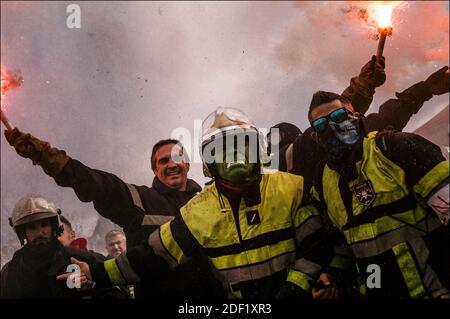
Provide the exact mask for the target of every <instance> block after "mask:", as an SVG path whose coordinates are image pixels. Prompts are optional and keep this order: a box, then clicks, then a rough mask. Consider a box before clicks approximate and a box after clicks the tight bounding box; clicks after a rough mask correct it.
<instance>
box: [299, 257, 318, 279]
mask: <svg viewBox="0 0 450 319" xmlns="http://www.w3.org/2000/svg"><path fill="white" fill-rule="evenodd" d="M294 269H295V270H298V271H301V272H304V273H306V274H308V275H310V276H311V277H316V276H317V275H319V273H320V271H321V270H322V266H320V265H319V264H316V263H314V262H312V261H310V260H307V259H305V258H301V259H298V260H297V261H296V262H295V266H294Z"/></svg>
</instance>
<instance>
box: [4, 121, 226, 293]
mask: <svg viewBox="0 0 450 319" xmlns="http://www.w3.org/2000/svg"><path fill="white" fill-rule="evenodd" d="M5 136H6V139H7V140H8V142H9V143H10V144H11V145H12V146H14V148H15V149H16V151H17V153H18V154H19V155H21V156H22V157H25V158H29V159H31V160H32V161H33V164H35V165H36V164H37V165H40V166H41V167H42V168H43V170H44V172H45V173H46V174H47V175H49V176H51V177H53V178H54V179H55V181H56V183H57V184H58V185H60V186H63V187H71V188H73V190H74V191H75V193H76V195H77V196H78V198H79V199H80V200H81V201H83V202H93V204H94V207H95V209H96V210H97V212H98V213H99V214H100V215H102V216H103V217H105V218H108V219H109V220H111V221H112V222H114V223H116V224H117V225H119V226H120V227H122V228H123V230H124V233H125V236H126V238H127V249H129V248H130V247H133V246H136V245H138V244H140V243H141V242H142V241H146V240H147V239H148V236H149V235H150V234H151V233H152V232H153V231H154V230H156V229H157V228H158V226H159V225H162V224H164V223H166V222H168V221H170V220H172V219H173V218H174V217H175V216H177V215H178V214H179V209H180V208H181V207H182V206H184V205H185V204H186V203H187V202H188V201H189V200H190V199H191V198H192V197H194V196H195V195H196V194H197V193H198V192H200V191H201V187H200V186H199V185H198V184H197V183H196V182H194V181H193V180H191V179H188V178H187V174H188V171H189V163H188V158H187V156H185V153H184V150H183V146H182V145H181V143H179V141H177V140H173V139H166V140H161V141H159V142H158V143H156V144H155V145H154V146H153V149H152V154H151V160H150V162H151V168H152V170H153V173H154V174H155V178H154V179H153V183H152V187H148V186H145V185H143V186H137V185H133V184H128V183H126V182H124V181H122V180H121V179H120V178H119V177H117V176H116V175H114V174H111V173H108V172H104V171H101V170H97V169H93V168H90V167H87V166H85V165H84V164H82V163H81V162H80V161H77V160H75V159H72V158H70V157H69V156H68V155H66V152H65V151H63V150H59V149H57V148H53V147H51V146H50V144H49V143H48V142H45V141H41V140H39V139H38V138H36V137H34V136H32V135H30V134H25V133H22V132H21V131H19V130H18V129H17V128H15V129H14V130H11V131H8V130H7V131H6V132H5ZM202 267H203V266H202ZM204 267H206V265H204ZM200 274H201V275H200ZM158 280H159V281H160V282H155V281H153V282H152V283H145V280H144V281H142V282H141V284H142V287H136V288H137V289H136V296H137V297H138V298H139V297H145V298H183V297H189V298H202V297H204V298H206V297H210V298H213V297H221V296H222V292H223V290H222V288H221V287H220V284H219V283H218V281H216V280H215V279H214V277H213V276H212V275H209V272H208V269H207V268H201V267H200V266H199V265H197V264H193V263H192V264H188V265H186V266H185V267H184V268H183V269H180V271H178V272H177V273H176V274H175V276H174V274H171V276H170V278H165V277H164V276H161V277H159V278H158ZM143 287H146V288H143ZM216 292H217V294H216Z"/></svg>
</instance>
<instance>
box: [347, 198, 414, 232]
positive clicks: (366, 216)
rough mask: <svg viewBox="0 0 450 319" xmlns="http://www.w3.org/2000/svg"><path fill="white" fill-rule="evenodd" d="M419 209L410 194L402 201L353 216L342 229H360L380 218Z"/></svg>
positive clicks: (379, 206) (375, 207)
mask: <svg viewBox="0 0 450 319" xmlns="http://www.w3.org/2000/svg"><path fill="white" fill-rule="evenodd" d="M416 207H417V202H416V199H415V198H414V196H413V195H411V194H408V195H406V196H403V197H402V198H400V199H397V200H395V201H393V202H391V203H389V204H382V205H378V206H374V207H369V208H367V209H366V210H364V212H363V213H362V214H359V215H356V216H352V217H351V218H350V220H349V221H348V222H347V224H345V225H344V226H343V227H342V230H347V229H350V228H353V227H358V226H359V225H362V224H368V223H373V222H375V221H376V220H377V219H378V218H381V217H383V216H391V215H395V214H401V213H403V212H406V211H409V210H414V209H415V208H416Z"/></svg>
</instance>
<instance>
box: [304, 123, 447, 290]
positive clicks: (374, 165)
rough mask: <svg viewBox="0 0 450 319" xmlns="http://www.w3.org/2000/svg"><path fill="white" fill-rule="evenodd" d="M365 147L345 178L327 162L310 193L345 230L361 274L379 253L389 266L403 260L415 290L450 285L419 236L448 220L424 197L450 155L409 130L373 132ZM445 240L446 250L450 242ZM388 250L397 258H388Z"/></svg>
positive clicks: (443, 173)
mask: <svg viewBox="0 0 450 319" xmlns="http://www.w3.org/2000/svg"><path fill="white" fill-rule="evenodd" d="M360 147H362V149H361V150H360V155H359V157H360V158H356V159H355V162H356V163H355V165H354V166H355V167H354V169H355V170H356V174H355V175H354V176H352V177H350V178H348V177H346V176H343V175H341V174H340V173H339V172H338V171H336V170H333V169H331V168H330V167H329V166H328V165H325V167H324V169H323V171H322V175H321V179H320V182H319V183H316V185H314V186H313V188H312V195H313V197H315V198H316V199H318V200H319V201H321V202H323V203H324V204H325V207H326V212H327V217H328V218H329V220H330V221H331V223H332V224H333V225H334V226H335V227H337V228H338V229H339V230H340V231H341V232H342V233H343V234H344V236H345V238H346V241H347V244H348V245H349V246H350V248H351V249H352V251H353V254H354V256H355V258H356V259H357V261H358V266H359V268H360V272H362V274H363V275H364V272H365V268H366V266H368V265H369V264H370V263H371V262H373V261H375V262H377V263H383V264H384V266H385V267H384V269H383V267H381V271H382V273H383V272H384V274H386V273H388V272H390V273H393V272H394V268H395V267H399V269H400V273H401V275H402V276H403V282H404V283H405V285H406V287H407V288H408V292H409V296H411V297H425V296H440V295H441V294H445V291H447V293H448V290H447V289H446V288H445V286H444V284H443V282H447V281H448V278H444V279H442V278H439V276H438V275H436V273H435V272H434V271H433V270H432V269H431V267H430V265H429V264H428V258H429V254H430V251H429V249H428V248H427V245H426V243H425V242H424V240H422V238H423V237H425V236H427V235H428V234H430V233H431V232H433V231H435V230H437V229H442V228H443V227H444V226H443V225H442V224H441V223H440V221H439V219H438V218H437V216H436V214H434V212H432V211H430V209H429V208H428V207H427V205H426V199H427V197H428V196H429V195H430V194H432V193H433V191H434V190H435V189H437V188H438V187H439V186H442V184H443V183H448V178H449V163H448V161H446V160H445V159H444V158H443V156H442V154H441V153H440V151H439V148H437V147H436V146H435V145H434V144H432V143H431V142H429V141H426V140H425V139H423V138H421V137H419V136H417V135H413V134H408V133H399V132H392V131H391V132H382V133H378V132H372V133H369V134H368V136H367V137H366V138H364V141H363V142H362V145H360ZM356 153H358V152H356ZM356 153H355V154H356ZM442 244H443V246H442V249H443V251H442V254H444V250H446V251H449V248H448V247H445V246H448V242H447V243H442ZM390 256H392V257H393V259H395V261H396V262H394V263H390V262H387V261H386V260H387V259H389V258H390ZM361 268H363V269H361ZM447 270H448V272H449V273H450V269H447ZM389 276H391V274H390V275H389ZM363 277H364V276H363ZM445 277H448V275H446V276H445ZM386 278H387V277H386ZM389 278H390V277H389ZM440 280H441V281H440ZM388 293H389V292H388ZM392 297H395V296H394V295H392Z"/></svg>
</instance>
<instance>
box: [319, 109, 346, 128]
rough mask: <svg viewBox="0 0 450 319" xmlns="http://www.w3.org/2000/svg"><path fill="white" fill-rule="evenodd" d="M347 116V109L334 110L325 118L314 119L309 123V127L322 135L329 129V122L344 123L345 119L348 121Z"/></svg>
mask: <svg viewBox="0 0 450 319" xmlns="http://www.w3.org/2000/svg"><path fill="white" fill-rule="evenodd" d="M348 114H349V113H348V111H347V109H346V108H345V107H341V108H340V109H337V110H334V111H333V112H331V113H330V114H328V115H326V116H323V117H319V118H318V119H315V120H314V121H312V122H311V126H312V128H313V129H314V130H315V131H316V132H317V133H324V132H325V131H326V130H327V129H328V127H329V124H328V122H329V121H332V122H334V123H341V122H344V121H345V120H346V119H348Z"/></svg>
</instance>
